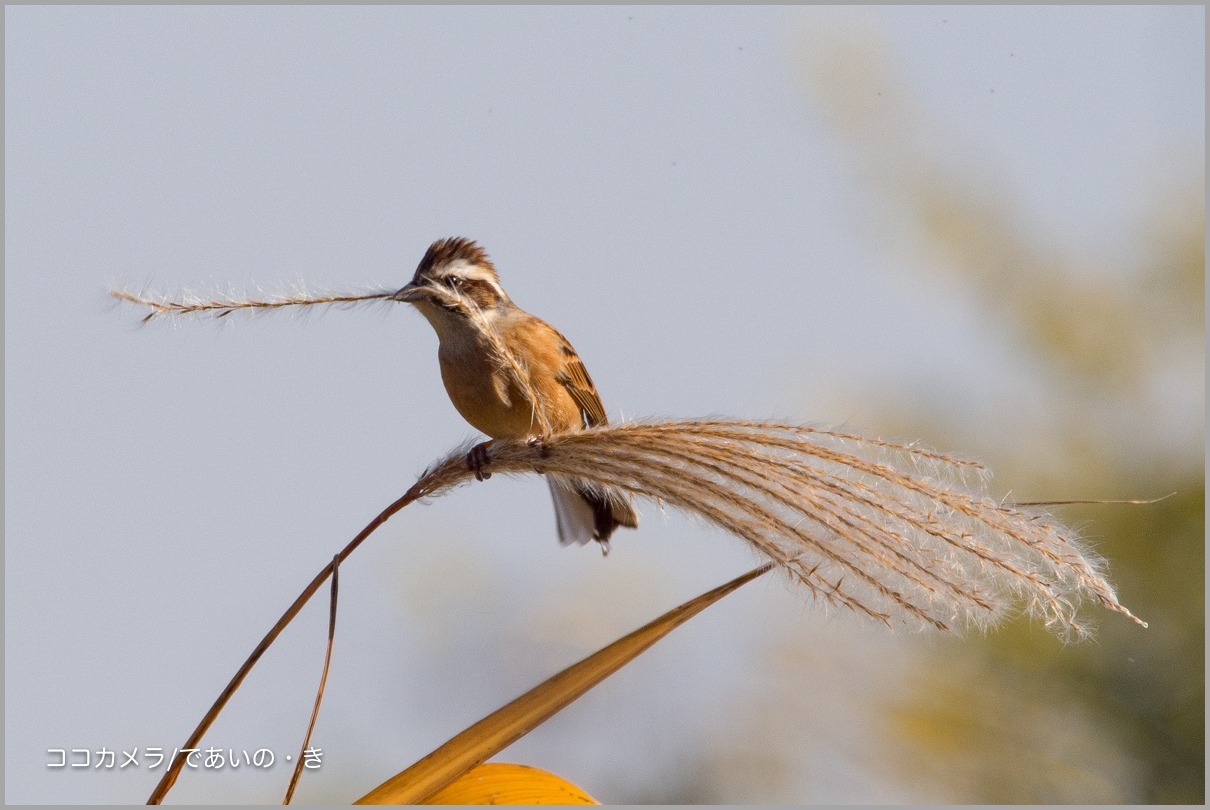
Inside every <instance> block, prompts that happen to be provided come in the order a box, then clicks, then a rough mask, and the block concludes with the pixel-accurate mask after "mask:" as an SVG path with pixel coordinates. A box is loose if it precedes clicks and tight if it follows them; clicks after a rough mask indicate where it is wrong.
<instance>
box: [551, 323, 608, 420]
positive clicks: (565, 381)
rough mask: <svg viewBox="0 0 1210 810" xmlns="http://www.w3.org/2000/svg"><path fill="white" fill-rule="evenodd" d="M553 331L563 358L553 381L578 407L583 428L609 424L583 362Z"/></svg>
mask: <svg viewBox="0 0 1210 810" xmlns="http://www.w3.org/2000/svg"><path fill="white" fill-rule="evenodd" d="M554 331H555V334H556V335H558V338H559V352H560V354H561V355H562V357H563V366H562V368H561V369H560V370H559V373H558V374H557V375H556V376H555V379H556V380H558V382H559V384H560V385H562V386H563V387H564V388H566V389H567V393H569V394H571V398H572V399H574V400H575V401H576V405H578V406H580V416H581V418H583V420H584V427H594V426H596V425H606V424H609V417H607V416H606V415H605V406H604V405H602V404H601V395H600V394H598V393H597V387H596V386H595V385H593V384H592V377H589V376H588V369H586V368H584V361H582V360H581V359H580V355H578V354H576V350H575V349H573V348H572V347H571V344H570V343H568V342H567V338H565V337H563V336H562V335H561V334H559V332H558V331H557V330H554Z"/></svg>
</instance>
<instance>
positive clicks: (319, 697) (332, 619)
mask: <svg viewBox="0 0 1210 810" xmlns="http://www.w3.org/2000/svg"><path fill="white" fill-rule="evenodd" d="M331 592H332V598H331V599H330V600H329V603H328V644H327V647H326V648H325V649H324V668H323V673H322V674H320V676H319V688H318V689H316V690H315V705H314V706H312V707H311V719H310V720H309V721H308V722H307V733H306V734H305V735H303V741H302V745H301V746H300V747H299V749H298V759H296V760H295V761H294V771H293V772H292V773H291V774H290V784H289V785H287V786H286V796H285V798H284V799H282V804H289V803H290V802H291V801H292V800H293V799H294V789H295V788H297V787H298V780H299V779H300V778H301V777H302V772H303V765H304V764H305V763H306V761H307V760H306V756H307V747H308V746H309V745H310V744H311V735H312V734H313V733H314V731H315V721H316V720H318V719H319V706H320V704H321V703H323V699H324V687H325V686H327V684H328V668H329V667H330V666H331V664H332V646H333V644H334V643H335V642H336V602H337V596H338V595H339V593H340V555H337V556H335V557H333V558H332V588H331Z"/></svg>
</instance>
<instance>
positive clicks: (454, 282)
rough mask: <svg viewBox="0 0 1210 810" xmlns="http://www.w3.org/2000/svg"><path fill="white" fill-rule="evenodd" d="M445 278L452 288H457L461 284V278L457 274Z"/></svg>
mask: <svg viewBox="0 0 1210 810" xmlns="http://www.w3.org/2000/svg"><path fill="white" fill-rule="evenodd" d="M446 280H447V281H448V282H449V285H450V286H451V287H453V288H454V289H458V288H459V287H461V286H462V279H460V278H459V277H458V276H450V277H449V278H448V279H446Z"/></svg>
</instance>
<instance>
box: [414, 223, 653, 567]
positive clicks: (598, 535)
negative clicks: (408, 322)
mask: <svg viewBox="0 0 1210 810" xmlns="http://www.w3.org/2000/svg"><path fill="white" fill-rule="evenodd" d="M395 298H396V299H398V300H400V301H407V302H409V303H411V304H413V305H414V306H415V307H416V309H418V310H420V312H421V314H422V315H424V317H425V318H427V319H428V321H429V323H431V324H432V325H433V329H434V330H435V331H436V332H437V338H438V340H439V341H440V347H439V349H438V350H437V359H438V361H439V362H440V364H441V379H442V381H443V382H444V383H445V390H446V393H448V394H449V397H450V400H451V401H452V402H453V403H454V407H455V408H457V409H458V413H460V414H462V417H463V418H464V419H466V421H467V422H470V423H471V425H472V426H473V427H474V428H476V429H477V430H481V431H482V432H484V433H486V434H487V435H488V436H490V437H492V438H493V439H522V438H541V437H542V436H545V435H548V434H552V433H559V432H562V431H569V430H583V429H584V428H587V427H593V426H594V425H604V424H606V423H608V421H609V420H608V418H607V417H606V416H605V408H604V406H603V405H602V404H601V397H600V396H599V395H598V394H597V389H596V386H594V385H593V383H592V378H591V377H589V376H588V370H587V369H585V368H584V363H583V362H582V361H581V360H580V357H579V355H577V354H576V350H575V349H573V348H572V347H571V344H570V343H568V341H567V338H565V337H563V336H562V335H561V334H559V332H558V331H556V330H555V328H554V327H552V326H551V325H550V324H548V323H547V322H546V321H544V320H542V319H541V318H536V317H534V316H533V315H530V314H529V313H528V312H525V311H524V310H522V309H521V308H520V307H518V306H517V305H516V304H514V303H513V302H512V300H511V299H509V297H508V295H507V294H505V292H504V289H503V288H502V287H501V286H500V278H499V276H497V275H496V268H495V267H494V266H493V265H492V263H491V260H490V259H488V256H487V253H486V252H484V250H483V248H481V247H479V245H477V244H475V243H474V242H472V241H471V240H469V239H463V238H461V237H455V238H450V239H440V240H438V241H436V242H434V243H433V244H432V245H430V246H429V249H428V251H427V252H426V253H425V254H424V258H423V259H421V260H420V265H419V266H418V267H417V268H416V275H415V276H414V277H413V278H412V281H411V283H410V284H408V285H407V286H405V287H404V288H403V289H401V290H399V292H397V293H396V294H395ZM490 445H491V442H484V443H483V444H479V445H476V446H475V448H474V449H472V450H471V452H470V453H469V454H468V455H467V464H468V465H469V466H470V468H471V469H473V470H475V473H476V476H477V477H479V478H480V479H482V478H486V477H487V476H488V475H489V473H486V472H484V471H483V470H482V468H483V467H484V466H485V465H486V464H487V462H488V453H489V448H490ZM548 482H549V484H550V493H551V496H552V497H553V498H554V503H555V518H556V521H557V524H558V530H559V542H560V543H563V544H564V545H567V544H570V543H587V542H588V541H589V540H596V541H597V542H598V543H600V544H601V549H602V551H604V552H605V553H608V551H609V536H610V535H611V534H613V531H614V529H616V528H617V527H618V526H626V527H627V528H631V529H634V528H637V527H638V525H639V519H638V516H637V515H636V514H635V511H634V507H633V506H632V505H631V504H630V501H629V499H628V498H627V497H626V496H625V495H623V494H622V493H620V492H613V491H605V492H601V491H600V490H599V488H590V487H588V486H586V485H585V484H583V483H582V482H578V481H575V480H571V479H564V478H554V477H550V478H548Z"/></svg>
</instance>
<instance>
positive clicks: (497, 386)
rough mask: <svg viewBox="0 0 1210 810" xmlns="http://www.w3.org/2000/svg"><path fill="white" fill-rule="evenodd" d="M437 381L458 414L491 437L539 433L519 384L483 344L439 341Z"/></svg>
mask: <svg viewBox="0 0 1210 810" xmlns="http://www.w3.org/2000/svg"><path fill="white" fill-rule="evenodd" d="M437 358H438V360H439V361H440V363H441V381H442V382H443V383H445V391H446V393H447V394H449V397H450V401H451V402H452V403H454V407H455V408H456V409H457V410H458V413H460V414H461V415H462V418H463V419H465V420H466V421H467V422H470V424H471V426H472V427H474V428H475V429H476V430H479V431H482V432H483V433H486V434H487V435H488V436H491V437H492V438H493V439H516V438H524V437H526V436H533V435H536V434H539V433H541V432H542V431H541V429H540V428H539V427H538V424H537V420H536V419H535V418H534V411H533V408H532V407H531V405H530V403H529V400H528V398H527V397H526V396H525V394H524V392H523V391H522V390H521V389H520V387H519V386H518V385H517V384H516V383H515V382H514V381H513V380H511V379H510V376H509V374H508V372H507V371H506V370H505V369H504V368H502V367H501V366H500V365H499V363H498V362H497V361H495V358H493V357H492V356H491V354H490V352H488V351H487V350H486V349H485V348H484V347H465V348H464V347H460V346H458V345H447V342H446V341H443V342H442V344H441V348H440V350H439V351H438V353H437Z"/></svg>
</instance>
